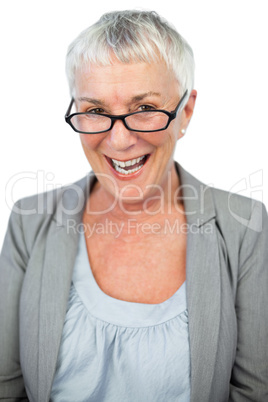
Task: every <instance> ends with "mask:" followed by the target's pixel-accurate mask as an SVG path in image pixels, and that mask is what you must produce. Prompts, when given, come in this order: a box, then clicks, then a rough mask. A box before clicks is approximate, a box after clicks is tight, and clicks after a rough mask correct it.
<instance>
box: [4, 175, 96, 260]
mask: <svg viewBox="0 0 268 402" xmlns="http://www.w3.org/2000/svg"><path fill="white" fill-rule="evenodd" d="M94 181H95V176H94V174H93V173H89V174H88V175H86V176H85V177H83V178H82V179H80V180H78V181H76V182H74V183H71V184H68V185H65V186H62V187H60V188H56V189H53V190H51V191H47V192H44V193H39V194H35V195H31V196H28V197H24V198H21V199H19V200H18V201H16V202H15V204H14V206H13V208H12V211H11V215H10V218H9V224H8V230H7V234H8V235H9V237H10V238H11V239H13V242H14V243H17V242H19V243H21V242H22V241H23V242H24V243H25V247H26V249H27V250H28V252H29V254H30V253H31V249H32V247H33V245H34V243H35V241H36V239H38V237H39V236H42V237H43V238H45V237H46V236H47V234H48V232H49V229H50V227H51V225H52V224H56V225H57V226H64V224H65V221H66V219H67V217H71V218H75V219H79V217H80V216H81V215H82V213H83V209H84V205H85V201H86V197H87V194H89V192H90V186H91V185H92V183H93V182H94Z"/></svg>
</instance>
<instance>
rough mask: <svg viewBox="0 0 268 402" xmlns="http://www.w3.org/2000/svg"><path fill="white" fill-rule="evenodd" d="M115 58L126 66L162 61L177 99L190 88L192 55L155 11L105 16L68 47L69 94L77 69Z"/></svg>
mask: <svg viewBox="0 0 268 402" xmlns="http://www.w3.org/2000/svg"><path fill="white" fill-rule="evenodd" d="M114 56H115V57H116V58H117V59H118V60H119V61H120V62H122V63H126V64H128V63H135V62H147V63H150V62H154V61H159V60H164V61H165V62H166V64H167V67H168V68H171V69H172V70H173V72H174V73H175V77H176V79H177V80H178V82H179V86H180V89H179V90H180V96H182V94H183V93H184V92H185V91H186V89H187V90H188V96H189V95H190V93H191V90H192V89H193V85H194V56H193V51H192V49H191V47H190V46H189V44H188V43H187V42H186V40H185V39H184V38H183V37H182V36H181V35H180V34H179V33H178V32H177V31H176V30H175V28H173V27H172V26H171V24H170V23H168V22H167V21H166V20H164V19H163V18H162V17H160V16H159V15H158V14H157V13H156V12H155V11H138V10H126V11H115V12H110V13H106V14H104V15H103V16H102V17H101V18H100V19H99V21H97V22H96V23H95V24H93V25H91V26H90V27H89V28H87V29H85V30H84V31H82V32H81V34H80V35H79V36H78V37H77V38H76V39H75V40H74V41H73V42H72V43H71V44H70V46H69V48H68V53H67V57H66V73H67V78H68V81H69V87H70V92H71V95H73V91H74V86H75V72H76V70H77V69H79V68H81V67H83V65H85V64H89V65H90V64H97V65H100V66H107V65H111V64H112V58H113V57H114ZM188 96H187V99H188ZM185 103H186V102H185Z"/></svg>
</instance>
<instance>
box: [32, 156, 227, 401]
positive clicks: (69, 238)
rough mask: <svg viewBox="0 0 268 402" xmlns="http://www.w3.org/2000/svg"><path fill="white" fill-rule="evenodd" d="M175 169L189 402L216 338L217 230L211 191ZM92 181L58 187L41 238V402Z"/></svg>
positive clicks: (209, 371)
mask: <svg viewBox="0 0 268 402" xmlns="http://www.w3.org/2000/svg"><path fill="white" fill-rule="evenodd" d="M176 169H177V172H178V174H179V177H180V185H181V186H182V197H183V200H184V206H185V212H186V217H187V223H188V229H189V230H188V237H187V260H186V278H187V303H188V312H189V337H190V353H191V401H196V400H209V392H210V386H211V383H212V380H213V367H214V364H215V359H216V352H217V342H218V335H219V323H220V297H221V294H220V260H219V253H218V244H217V230H216V225H215V220H214V219H213V218H214V217H215V208H214V203H213V196H212V191H211V189H210V188H209V187H207V186H205V185H204V184H203V183H201V182H199V181H198V180H197V179H195V178H194V177H193V176H191V175H190V174H189V173H187V172H186V171H185V170H184V169H183V168H182V167H181V166H180V165H179V164H178V163H176ZM95 182H96V177H95V175H94V174H93V173H90V174H89V175H88V176H86V177H85V178H83V179H82V180H80V181H78V182H76V183H74V184H72V185H70V186H68V187H66V188H63V190H62V192H61V194H60V197H58V200H57V210H56V213H55V219H54V224H53V225H51V227H50V233H49V234H48V237H47V246H46V250H47V252H46V256H45V261H44V263H43V277H42V286H41V289H42V290H41V296H40V323H39V325H40V327H39V328H40V332H39V355H38V359H39V364H38V367H39V370H38V395H39V398H38V400H39V401H42V402H43V401H48V400H49V397H50V392H51V387H52V383H53V377H54V373H55V369H56V362H57V355H58V351H59V347H60V341H61V335H62V329H63V325H64V319H65V314H66V307H67V302H68V295H69V290H70V285H71V278H72V270H73V266H74V262H75V257H76V252H77V245H78V233H77V230H72V228H71V227H72V226H73V225H78V224H80V223H81V222H82V215H83V210H84V207H85V204H86V200H87V197H88V195H89V193H90V190H91V188H92V187H93V185H94V183H95ZM71 220H72V221H71ZM70 222H71V223H72V225H70ZM68 225H69V230H67V228H68Z"/></svg>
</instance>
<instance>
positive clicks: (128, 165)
mask: <svg viewBox="0 0 268 402" xmlns="http://www.w3.org/2000/svg"><path fill="white" fill-rule="evenodd" d="M148 157H149V154H147V155H143V156H140V157H138V158H136V159H129V160H127V161H119V160H116V159H112V158H108V157H107V159H108V161H109V163H110V165H111V166H112V167H113V168H114V170H116V171H117V172H118V173H121V174H124V175H126V176H127V175H130V174H132V173H135V172H138V171H139V170H140V169H141V168H142V167H143V166H144V164H145V162H146V161H147V159H148Z"/></svg>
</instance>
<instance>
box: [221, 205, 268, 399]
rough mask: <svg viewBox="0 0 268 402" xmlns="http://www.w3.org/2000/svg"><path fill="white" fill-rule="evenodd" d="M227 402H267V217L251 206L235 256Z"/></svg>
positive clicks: (261, 206)
mask: <svg viewBox="0 0 268 402" xmlns="http://www.w3.org/2000/svg"><path fill="white" fill-rule="evenodd" d="M235 308H236V315H237V327H238V339H237V350H236V358H235V362H234V366H233V371H232V377H231V381H230V397H229V401H230V402H245V401H254V402H265V401H268V218H267V212H266V210H265V207H264V206H263V205H262V204H261V203H259V202H256V203H255V207H254V208H253V211H252V215H251V219H250V221H249V224H248V226H247V229H246V231H245V234H244V237H243V240H242V243H241V246H240V253H239V273H238V283H237V293H236V305H235Z"/></svg>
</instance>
